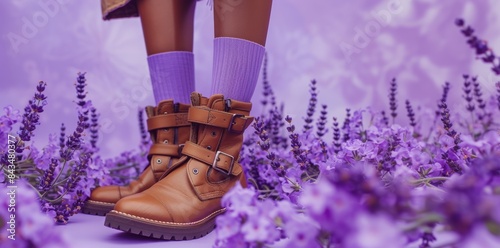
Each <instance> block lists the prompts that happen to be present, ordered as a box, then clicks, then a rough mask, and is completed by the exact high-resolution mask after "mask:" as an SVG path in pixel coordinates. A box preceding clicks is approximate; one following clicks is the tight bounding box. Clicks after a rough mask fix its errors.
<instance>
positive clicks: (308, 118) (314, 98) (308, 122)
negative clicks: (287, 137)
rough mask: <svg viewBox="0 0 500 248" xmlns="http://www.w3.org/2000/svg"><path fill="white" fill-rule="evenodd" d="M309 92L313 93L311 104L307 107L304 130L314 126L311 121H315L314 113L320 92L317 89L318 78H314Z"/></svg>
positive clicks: (310, 99)
mask: <svg viewBox="0 0 500 248" xmlns="http://www.w3.org/2000/svg"><path fill="white" fill-rule="evenodd" d="M309 88H310V90H309V94H311V97H310V98H309V105H308V107H307V115H306V117H305V118H304V122H305V124H304V132H306V131H308V130H310V129H311V128H312V127H313V126H312V125H311V123H312V122H313V118H312V117H313V115H314V112H315V111H316V103H317V101H318V98H317V97H318V92H317V91H316V80H312V81H311V84H310V85H309Z"/></svg>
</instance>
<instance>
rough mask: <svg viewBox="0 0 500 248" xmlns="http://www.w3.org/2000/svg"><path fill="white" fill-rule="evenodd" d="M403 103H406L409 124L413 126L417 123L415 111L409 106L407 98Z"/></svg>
mask: <svg viewBox="0 0 500 248" xmlns="http://www.w3.org/2000/svg"><path fill="white" fill-rule="evenodd" d="M405 104H406V112H407V116H408V118H409V119H410V126H412V127H415V126H416V125H417V123H416V122H415V112H414V111H413V107H412V106H411V103H410V101H409V100H406V102H405Z"/></svg>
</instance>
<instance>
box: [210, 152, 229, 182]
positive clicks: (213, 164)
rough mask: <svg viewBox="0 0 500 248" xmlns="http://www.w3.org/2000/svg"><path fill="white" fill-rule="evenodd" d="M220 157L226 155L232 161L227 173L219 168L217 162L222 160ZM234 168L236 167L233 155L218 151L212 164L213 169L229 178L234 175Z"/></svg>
mask: <svg viewBox="0 0 500 248" xmlns="http://www.w3.org/2000/svg"><path fill="white" fill-rule="evenodd" d="M220 155H224V156H226V157H229V158H230V159H231V164H230V165H229V169H228V170H227V171H226V170H224V169H221V168H219V167H218V166H217V162H218V161H219V160H220V158H219V156H220ZM233 167H234V157H233V156H232V155H231V154H227V153H225V152H222V151H217V153H215V158H214V162H213V163H212V168H213V169H214V170H216V171H218V172H220V173H222V174H225V175H227V176H230V175H231V173H233Z"/></svg>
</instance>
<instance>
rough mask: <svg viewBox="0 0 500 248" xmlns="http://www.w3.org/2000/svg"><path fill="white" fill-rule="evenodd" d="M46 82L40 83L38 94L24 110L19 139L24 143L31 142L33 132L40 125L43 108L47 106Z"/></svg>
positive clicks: (37, 88)
mask: <svg viewBox="0 0 500 248" xmlns="http://www.w3.org/2000/svg"><path fill="white" fill-rule="evenodd" d="M46 85H47V84H46V83H45V82H42V81H40V82H39V83H38V86H37V87H36V90H37V92H36V93H35V96H34V97H33V99H32V100H30V101H29V103H28V105H27V106H26V107H25V108H24V114H23V120H22V124H23V125H22V126H21V128H20V129H19V132H18V134H19V137H20V138H21V140H22V141H24V142H26V141H30V140H31V138H32V137H33V136H34V134H33V131H35V128H36V126H37V125H40V115H39V113H42V112H43V107H44V106H45V105H46V104H47V101H46V99H47V97H46V96H45V95H44V94H43V92H44V91H45V86H46Z"/></svg>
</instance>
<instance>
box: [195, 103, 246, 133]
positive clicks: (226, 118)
mask: <svg viewBox="0 0 500 248" xmlns="http://www.w3.org/2000/svg"><path fill="white" fill-rule="evenodd" d="M188 120H189V121H190V122H196V123H199V124H205V125H210V126H214V127H222V128H227V129H228V131H232V132H243V131H245V129H246V128H247V127H248V126H249V125H250V123H252V121H253V117H245V116H242V115H239V114H234V113H228V112H222V111H218V110H213V109H210V108H205V107H192V108H190V109H189V112H188Z"/></svg>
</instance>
